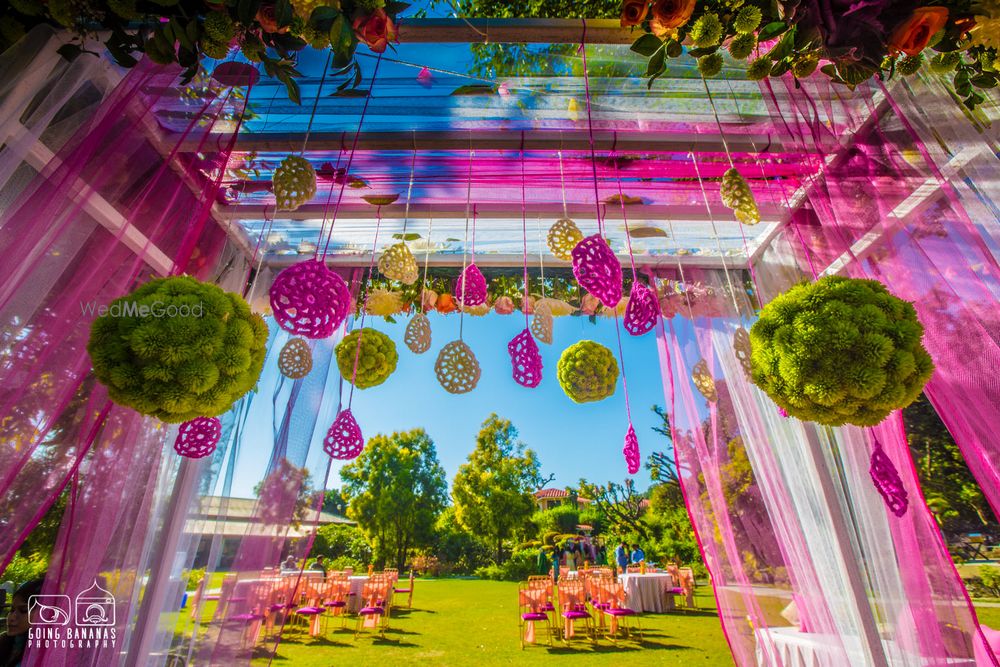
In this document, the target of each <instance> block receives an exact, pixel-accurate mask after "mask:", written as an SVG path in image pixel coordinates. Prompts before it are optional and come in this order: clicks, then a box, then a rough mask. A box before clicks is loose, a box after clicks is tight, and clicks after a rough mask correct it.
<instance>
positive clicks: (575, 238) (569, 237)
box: [545, 218, 583, 262]
mask: <svg viewBox="0 0 1000 667" xmlns="http://www.w3.org/2000/svg"><path fill="white" fill-rule="evenodd" d="M582 240H583V232H581V231H580V228H579V227H577V226H576V223H575V222H573V221H572V220H570V219H569V218H561V219H559V220H556V222H555V224H553V225H552V226H551V227H549V233H548V234H547V235H546V237H545V241H546V244H547V245H548V247H549V252H551V253H552V255H553V256H555V257H558V258H559V259H561V260H564V261H567V262H568V261H570V260H572V259H573V248H575V247H576V244H577V243H579V242H580V241H582Z"/></svg>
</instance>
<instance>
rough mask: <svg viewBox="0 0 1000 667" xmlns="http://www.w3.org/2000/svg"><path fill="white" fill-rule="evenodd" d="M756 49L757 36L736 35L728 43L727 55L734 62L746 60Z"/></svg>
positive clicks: (751, 34)
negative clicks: (733, 59) (734, 60)
mask: <svg viewBox="0 0 1000 667" xmlns="http://www.w3.org/2000/svg"><path fill="white" fill-rule="evenodd" d="M756 48H757V35H754V34H753V33H749V34H746V35H736V37H733V39H732V41H731V42H729V55H731V56H732V57H733V58H735V59H736V60H746V59H747V58H749V57H750V54H751V53H753V50H754V49H756Z"/></svg>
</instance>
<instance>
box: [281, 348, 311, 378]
mask: <svg viewBox="0 0 1000 667" xmlns="http://www.w3.org/2000/svg"><path fill="white" fill-rule="evenodd" d="M278 370H279V371H281V374H282V375H284V376H285V377H286V378H288V379H290V380H301V379H302V378H304V377H305V376H307V375H309V371H311V370H312V350H310V349H309V344H308V343H306V342H305V341H304V340H303V339H301V338H292V339H291V340H290V341H288V342H287V343H285V345H284V347H282V348H281V352H280V354H278Z"/></svg>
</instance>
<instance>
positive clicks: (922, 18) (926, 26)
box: [889, 7, 948, 56]
mask: <svg viewBox="0 0 1000 667" xmlns="http://www.w3.org/2000/svg"><path fill="white" fill-rule="evenodd" d="M947 22H948V10H947V9H946V8H944V7H918V8H917V9H914V10H913V14H911V15H910V18H908V19H906V20H905V21H903V23H902V24H900V25H899V27H897V28H896V29H895V30H893V31H892V35H891V36H890V37H889V49H890V50H891V51H894V52H897V51H902V52H903V53H905V54H906V55H908V56H915V55H918V54H919V53H920V52H921V51H923V50H924V47H926V46H927V43H928V42H929V41H931V37H933V36H934V33H936V32H937V31H938V30H940V29H941V28H943V27H944V24H945V23H947Z"/></svg>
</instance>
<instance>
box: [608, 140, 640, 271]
mask: <svg viewBox="0 0 1000 667" xmlns="http://www.w3.org/2000/svg"><path fill="white" fill-rule="evenodd" d="M617 146H618V132H617V130H616V131H615V140H614V144H613V145H612V148H611V164H613V165H614V169H615V181H616V182H617V183H618V201H619V203H620V204H621V207H622V222H624V223H625V245H626V246H627V247H628V261H629V263H630V264H631V265H632V282H638V280H639V274H638V272H637V271H636V269H635V256H634V255H633V254H632V234H631V232H629V229H628V214H627V213H626V212H625V193H624V192H622V179H621V176H620V175H619V173H618V156H617V155H616V153H615V148H617Z"/></svg>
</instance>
